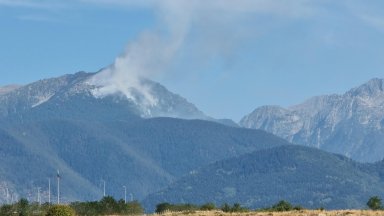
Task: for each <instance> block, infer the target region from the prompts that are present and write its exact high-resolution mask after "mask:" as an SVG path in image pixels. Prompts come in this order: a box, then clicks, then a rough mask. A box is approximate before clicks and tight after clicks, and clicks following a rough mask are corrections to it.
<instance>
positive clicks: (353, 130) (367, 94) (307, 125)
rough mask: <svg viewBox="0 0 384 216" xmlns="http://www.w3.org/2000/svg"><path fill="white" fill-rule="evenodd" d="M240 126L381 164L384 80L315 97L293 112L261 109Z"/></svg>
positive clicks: (293, 109)
mask: <svg viewBox="0 0 384 216" xmlns="http://www.w3.org/2000/svg"><path fill="white" fill-rule="evenodd" d="M240 125H241V126H242V127H245V128H254V129H262V130H266V131H268V132H270V133H273V134H275V135H277V136H280V137H282V138H284V139H287V140H288V141H290V142H293V143H296V144H300V145H306V146H312V147H316V148H320V149H323V150H326V151H330V152H334V153H339V154H342V155H345V156H347V157H350V158H353V159H355V160H358V161H362V162H374V161H379V160H382V159H383V155H384V144H383V142H382V140H384V91H383V79H372V80H370V81H369V82H367V83H365V84H363V85H361V86H359V87H356V88H353V89H351V90H349V91H348V92H346V93H345V94H343V95H336V94H335V95H325V96H318V97H313V98H311V99H309V100H307V101H306V102H304V103H302V104H299V105H296V106H293V107H290V108H282V107H279V106H263V107H259V108H257V109H255V110H254V111H253V112H252V113H251V114H249V115H247V116H245V117H244V118H243V119H242V120H241V121H240Z"/></svg>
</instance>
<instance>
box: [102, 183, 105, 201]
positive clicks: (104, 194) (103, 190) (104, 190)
mask: <svg viewBox="0 0 384 216" xmlns="http://www.w3.org/2000/svg"><path fill="white" fill-rule="evenodd" d="M102 181H103V197H105V181H104V180H102Z"/></svg>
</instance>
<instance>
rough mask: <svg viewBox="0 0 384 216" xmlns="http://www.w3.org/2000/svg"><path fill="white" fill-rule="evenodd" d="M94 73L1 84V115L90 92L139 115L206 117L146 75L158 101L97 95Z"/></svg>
mask: <svg viewBox="0 0 384 216" xmlns="http://www.w3.org/2000/svg"><path fill="white" fill-rule="evenodd" d="M99 73H100V72H99ZM97 74H98V73H85V72H79V73H76V74H69V75H64V76H61V77H59V78H52V79H44V80H40V81H37V82H34V83H31V84H29V85H25V86H22V87H18V88H3V90H2V91H0V92H3V93H2V94H0V117H1V116H2V117H5V116H8V115H10V114H20V113H22V112H24V111H28V110H31V109H33V108H35V107H37V106H40V105H41V104H44V103H46V102H47V101H49V100H60V101H65V100H68V99H69V98H71V97H75V96H92V97H94V98H95V99H99V100H102V99H104V98H108V97H113V100H114V102H115V103H120V102H122V101H123V102H127V103H129V104H130V108H129V109H130V111H131V112H132V113H135V114H137V115H139V116H141V117H159V116H161V117H178V118H186V119H195V118H200V119H207V118H208V117H207V116H205V115H204V114H203V113H202V112H201V111H199V110H198V109H197V108H196V107H195V106H194V105H193V104H191V103H189V102H188V101H187V100H186V99H184V98H182V97H181V96H179V95H176V94H174V93H172V92H170V91H168V90H167V89H166V88H165V87H164V86H162V85H160V84H159V83H156V82H153V81H150V80H145V79H143V80H142V81H141V82H143V83H144V84H143V85H145V86H147V87H148V88H149V89H150V91H151V94H152V96H153V97H154V98H155V99H156V101H157V103H156V104H153V105H151V106H144V105H143V104H141V103H140V102H141V101H140V100H139V99H138V100H137V101H134V100H132V99H130V98H127V97H126V96H125V95H124V94H122V93H116V94H110V95H105V96H103V97H100V96H99V95H97V90H98V89H100V88H101V86H97V85H93V84H92V83H91V82H90V80H91V79H92V78H93V77H95V76H96V75H97ZM10 89H11V90H10ZM0 90H1V89H0ZM134 94H135V95H134V97H135V98H140V97H141V95H140V92H139V91H136V92H135V93H134Z"/></svg>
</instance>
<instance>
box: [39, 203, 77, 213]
mask: <svg viewBox="0 0 384 216" xmlns="http://www.w3.org/2000/svg"><path fill="white" fill-rule="evenodd" d="M75 215H76V214H75V211H74V210H73V209H72V208H71V207H69V206H66V205H54V206H52V207H51V208H49V210H48V212H47V214H46V216H75Z"/></svg>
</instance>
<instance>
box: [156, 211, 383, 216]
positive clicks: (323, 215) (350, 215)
mask: <svg viewBox="0 0 384 216" xmlns="http://www.w3.org/2000/svg"><path fill="white" fill-rule="evenodd" d="M159 215H161V216H186V215H188V216H383V215H384V211H372V210H340V211H321V210H299V211H286V212H259V211H252V212H236V213H233V212H232V213H229V212H223V211H196V212H164V213H161V214H159Z"/></svg>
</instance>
